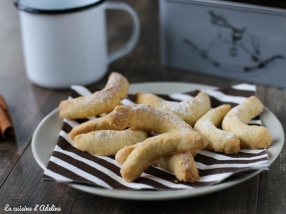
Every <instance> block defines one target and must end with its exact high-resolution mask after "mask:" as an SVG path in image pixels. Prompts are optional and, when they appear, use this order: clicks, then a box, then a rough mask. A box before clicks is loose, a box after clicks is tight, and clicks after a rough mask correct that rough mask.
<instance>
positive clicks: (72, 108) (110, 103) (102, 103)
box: [59, 72, 129, 119]
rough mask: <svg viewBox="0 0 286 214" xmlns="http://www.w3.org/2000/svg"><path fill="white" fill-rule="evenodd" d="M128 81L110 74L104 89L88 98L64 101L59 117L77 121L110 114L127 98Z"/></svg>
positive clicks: (60, 106)
mask: <svg viewBox="0 0 286 214" xmlns="http://www.w3.org/2000/svg"><path fill="white" fill-rule="evenodd" d="M128 88H129V83H128V80H127V79H126V78H125V77H124V76H123V75H121V74H119V73H117V72H112V73H111V74H110V75H109V77H108V81H107V84H106V86H105V88H104V89H102V90H100V91H97V92H94V93H93V94H91V95H89V96H82V97H78V98H75V99H70V100H64V101H62V102H61V103H60V105H59V109H60V113H59V115H60V117H61V118H67V119H78V118H87V117H91V116H96V115H99V114H102V113H107V112H110V111H112V110H113V109H114V107H115V106H117V105H118V104H120V102H121V100H122V99H124V98H126V97H127V93H128Z"/></svg>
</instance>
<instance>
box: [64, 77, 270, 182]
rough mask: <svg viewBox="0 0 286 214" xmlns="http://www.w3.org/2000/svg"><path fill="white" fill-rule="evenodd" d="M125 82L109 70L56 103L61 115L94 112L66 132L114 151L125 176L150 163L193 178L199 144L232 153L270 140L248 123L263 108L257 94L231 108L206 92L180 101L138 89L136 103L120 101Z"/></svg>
mask: <svg viewBox="0 0 286 214" xmlns="http://www.w3.org/2000/svg"><path fill="white" fill-rule="evenodd" d="M128 88H129V83H128V80H127V79H126V78H125V77H124V76H123V75H121V74H120V73H117V72H112V73H111V74H110V76H109V78H108V82H107V84H106V86H105V88H104V89H102V90H100V91H97V92H94V93H93V94H91V95H89V96H83V97H78V98H75V99H68V100H64V101H62V102H61V103H60V106H59V109H60V113H59V114H60V117H61V118H66V119H80V118H89V117H93V116H96V117H95V118H94V119H91V120H89V121H87V122H84V123H81V124H79V125H78V126H76V127H74V128H73V129H72V130H71V132H70V133H69V135H70V137H71V139H73V142H74V145H75V147H76V148H77V149H79V150H81V151H84V152H88V153H90V154H92V155H106V156H115V159H116V161H117V162H118V163H119V164H120V165H121V170H120V173H121V175H122V177H123V178H124V180H125V181H126V182H132V181H134V180H136V179H137V178H139V177H140V175H141V174H142V172H143V171H144V170H145V169H146V168H147V167H149V166H151V165H155V166H157V167H160V168H163V169H165V170H168V171H170V172H172V173H174V175H175V176H176V177H177V179H178V180H179V181H184V182H196V181H198V179H199V177H200V176H199V172H198V169H197V167H196V164H195V161H194V156H195V155H196V154H197V153H198V152H199V151H200V150H202V149H208V150H212V151H216V152H223V153H226V154H236V153H237V152H239V151H240V148H250V149H257V148H267V147H268V146H269V145H270V144H271V142H272V137H271V134H270V133H269V131H268V130H267V129H266V128H265V127H263V126H254V125H252V126H250V125H248V122H249V121H250V120H251V119H252V118H254V117H256V116H257V115H259V114H261V113H262V111H263V104H262V103H261V102H260V100H259V99H258V98H257V97H255V96H252V97H249V98H248V99H246V100H245V101H244V102H242V103H241V104H239V105H237V106H236V107H233V108H232V107H231V106H230V105H229V104H223V105H221V106H218V107H216V108H212V107H211V101H210V97H209V96H208V94H207V93H205V92H200V93H198V95H197V96H195V97H194V98H192V99H189V100H185V101H181V102H174V101H167V100H164V99H162V98H160V97H158V96H157V95H155V94H152V93H144V92H140V93H137V94H136V99H135V104H122V102H121V101H122V100H123V99H125V98H126V97H127V95H128Z"/></svg>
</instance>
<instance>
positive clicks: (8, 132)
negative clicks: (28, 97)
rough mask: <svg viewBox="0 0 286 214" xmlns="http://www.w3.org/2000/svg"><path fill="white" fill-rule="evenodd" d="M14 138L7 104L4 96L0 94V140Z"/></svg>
mask: <svg viewBox="0 0 286 214" xmlns="http://www.w3.org/2000/svg"><path fill="white" fill-rule="evenodd" d="M14 138H15V133H14V128H13V124H12V120H11V117H10V113H9V109H8V105H7V103H6V101H5V99H4V97H3V96H1V95H0V140H12V139H14Z"/></svg>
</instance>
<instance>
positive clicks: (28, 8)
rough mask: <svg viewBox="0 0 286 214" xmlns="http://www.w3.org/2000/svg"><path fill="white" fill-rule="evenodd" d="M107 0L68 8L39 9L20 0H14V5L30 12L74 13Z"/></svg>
mask: <svg viewBox="0 0 286 214" xmlns="http://www.w3.org/2000/svg"><path fill="white" fill-rule="evenodd" d="M105 1H106V0H99V1H97V2H95V3H91V4H89V5H84V6H80V7H75V8H67V9H37V8H32V7H28V6H26V5H23V4H21V2H20V0H14V5H15V6H16V7H17V8H18V9H19V10H22V11H25V12H29V13H35V14H51V15H52V14H62V13H73V12H78V11H81V10H86V9H89V8H91V7H95V6H97V5H100V4H102V3H103V2H105Z"/></svg>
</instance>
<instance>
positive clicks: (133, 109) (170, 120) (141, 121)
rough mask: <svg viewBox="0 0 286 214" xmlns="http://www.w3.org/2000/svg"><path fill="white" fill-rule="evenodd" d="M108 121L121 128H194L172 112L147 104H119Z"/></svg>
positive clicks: (163, 130) (172, 129) (171, 129)
mask: <svg viewBox="0 0 286 214" xmlns="http://www.w3.org/2000/svg"><path fill="white" fill-rule="evenodd" d="M108 122H109V123H110V124H111V125H114V126H116V127H118V128H120V129H124V128H127V127H135V128H138V129H143V130H148V131H154V132H157V133H166V132H171V131H175V130H182V131H183V130H193V128H192V127H191V126H190V125H189V124H187V123H186V122H185V121H183V120H182V119H181V118H180V117H179V116H177V115H175V114H173V113H172V112H169V111H164V110H161V109H155V108H152V107H151V106H148V105H145V104H132V105H121V106H117V107H116V108H115V109H114V110H113V111H112V112H111V113H110V115H109V118H108Z"/></svg>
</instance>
